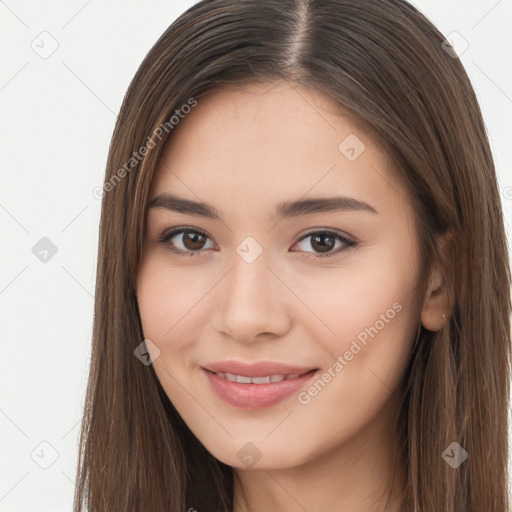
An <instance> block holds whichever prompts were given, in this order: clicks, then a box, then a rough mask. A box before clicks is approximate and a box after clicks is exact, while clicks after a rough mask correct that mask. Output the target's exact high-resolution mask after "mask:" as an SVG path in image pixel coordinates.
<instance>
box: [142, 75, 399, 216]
mask: <svg viewBox="0 0 512 512" xmlns="http://www.w3.org/2000/svg"><path fill="white" fill-rule="evenodd" d="M168 190H172V191H174V192H177V193H180V194H181V195H185V196H187V197H190V198H194V196H195V198H194V199H196V200H198V199H203V198H205V197H209V198H211V201H209V202H213V203H215V201H216V200H217V201H219V204H220V206H221V207H222V208H223V209H225V208H226V207H227V205H226V198H229V201H230V202H231V203H234V204H235V205H236V204H238V205H239V206H240V205H241V204H244V205H245V206H246V207H249V206H250V207H262V206H263V205H264V204H266V203H267V202H268V203H274V204H275V203H278V202H282V200H283V199H291V198H293V199H297V198H299V197H304V196H307V195H311V196H320V195H321V196H334V195H336V196H338V195H347V196H348V195H350V196H353V197H359V198H360V199H362V197H363V196H364V197H365V199H364V200H365V201H366V200H367V201H368V202H371V201H372V200H373V201H374V202H375V203H379V202H382V201H383V200H384V201H388V202H389V201H393V200H394V199H404V198H406V196H407V194H406V192H405V190H404V189H403V188H402V187H401V185H400V184H399V183H396V178H392V177H391V175H390V173H389V161H388V157H387V154H386V153H385V152H384V151H382V149H380V147H379V146H377V145H376V144H375V143H374V141H373V140H371V139H370V137H369V136H368V135H367V134H366V133H365V132H363V131H362V130H361V128H359V127H358V126H356V124H355V123H354V122H353V121H352V120H351V118H350V117H348V116H347V115H346V114H345V113H344V111H343V110H342V109H341V108H340V107H339V105H337V104H336V103H335V102H334V101H333V100H331V99H330V98H328V97H327V96H325V95H323V94H321V93H319V92H317V91H313V90H311V89H307V88H304V87H301V86H297V85H290V84H286V83H281V82H278V83H266V84H248V85H244V86H233V85H230V86H224V87H222V88H220V89H218V90H215V91H213V92H211V93H209V94H208V95H206V96H204V97H202V98H200V99H199V100H198V104H197V106H196V107H195V108H194V109H193V110H192V111H191V112H190V113H189V114H187V115H185V116H183V119H181V120H180V123H179V124H178V126H176V127H175V128H174V130H173V132H172V134H171V138H170V139H169V141H168V143H167V146H166V148H165V150H164V152H163V154H162V157H161V159H160V162H159V165H158V167H157V169H156V173H155V176H154V179H153V184H152V189H151V194H150V197H151V196H154V195H155V194H159V193H162V192H164V191H168ZM284 196H286V197H284ZM396 196H398V197H396Z"/></svg>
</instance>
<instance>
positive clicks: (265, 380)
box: [251, 375, 270, 384]
mask: <svg viewBox="0 0 512 512" xmlns="http://www.w3.org/2000/svg"><path fill="white" fill-rule="evenodd" d="M251 382H252V383H253V384H269V383H270V375H267V376H266V377H252V378H251Z"/></svg>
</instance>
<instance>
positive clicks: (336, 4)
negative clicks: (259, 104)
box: [74, 0, 511, 512]
mask: <svg viewBox="0 0 512 512" xmlns="http://www.w3.org/2000/svg"><path fill="white" fill-rule="evenodd" d="M443 41H444V36H443V35H442V34H441V33H440V32H439V31H438V30H437V29H436V28H435V27H434V26H433V25H432V24H431V23H430V22H429V21H428V20H427V19H426V18H425V17H424V16H423V15H422V14H421V13H420V12H419V11H418V10H416V9H415V8H414V7H412V6H411V5H410V4H408V3H407V2H405V1H403V0H365V1H361V0H312V1H307V0H203V1H201V2H199V3H197V4H196V5H194V6H193V7H192V8H190V9H189V10H188V11H187V12H185V13H184V14H183V15H182V16H180V17H179V18H178V19H177V20H176V21H175V22H174V23H173V24H172V25H171V26H170V27H169V28H168V29H167V30H166V31H165V33H164V34H163V35H162V36H161V37H160V39H159V40H158V41H157V42H156V44H155V45H154V46H153V48H152V49H151V50H150V51H149V53H148V55H147V56H146V58H145V59H144V61H143V62H142V64H141V66H140V68H139V69H138V71H137V73H136V75H135V77H134V78H133V80H132V82H131V84H130V86H129V88H128V91H127V93H126V96H125V98H124V101H123V104H122V107H121V111H120V113H119V116H118V119H117V124H116V127H115V131H114V134H113V137H112V141H111V145H110V151H109V156H108V162H107V167H106V174H105V185H104V187H103V189H104V196H103V200H102V208H101V225H100V236H99V253H98V267H97V281H96V299H95V315H94V329H93V344H92V357H91V366H90V376H89V383H88V387H87V395H86V400H85V407H84V416H83V423H82V429H81V437H80V453H79V461H78V471H77V485H76V494H75V503H74V511H75V512H81V511H82V510H83V507H84V504H85V505H87V509H88V510H90V511H91V512H100V511H101V512H112V511H116V512H117V511H135V510H136V511H151V512H169V511H186V510H188V509H189V508H190V507H194V508H195V509H197V510H199V511H207V510H211V511H213V510H215V511H217V510H224V511H228V512H231V510H232V507H233V471H232V469H231V468H230V467H229V466H226V465H225V464H223V463H221V462H220V461H218V460H216V459H215V458H214V457H213V456H212V455H210V454H209V453H208V452H207V451H206V450H205V449H204V448H203V447H202V445H201V444H200V443H199V441H198V440H197V439H196V438H195V437H194V435H193V434H192V433H191V432H190V430H189V429H188V427H187V426H186V425H185V424H184V422H183V421H182V419H181V418H180V416H179V415H178V414H177V412H176V410H175V409H174V407H173V405H172V403H171V402H170V401H169V399H168V397H167V396H166V394H165V392H164V391H163V389H162V387H161V386H160V384H159V382H158V379H157V378H156V375H155V372H154V370H153V368H152V366H151V365H148V366H146V365H144V364H141V362H140V361H139V360H138V359H137V358H136V357H135V356H134V350H135V349H136V347H137V346H138V345H139V344H140V343H141V342H142V340H143V339H144V336H143V330H142V326H141V322H140V317H139V312H138V305H137V296H136V289H135V282H136V275H137V269H138V264H139V262H140V260H141V252H142V241H143V237H144V227H145V212H146V203H147V199H148V193H149V187H150V184H151V180H152V177H153V175H154V172H155V169H156V167H157V163H158V161H159V157H160V155H161V153H162V150H163V148H164V146H165V142H167V141H168V140H169V137H172V129H173V126H174V124H173V123H172V122H169V119H170V118H171V117H172V116H173V115H175V112H176V110H179V112H180V113H181V114H182V115H186V112H187V111H188V110H190V108H193V107H190V108H188V110H187V109H186V108H185V107H184V106H185V105H189V106H190V105H193V104H194V102H199V103H200V102H201V97H202V96H204V95H205V94H207V93H208V92H209V91H212V90H213V89H215V88H216V87H219V86H221V85H222V84H227V83H238V84H242V83H250V82H255V81H259V80H267V81H268V80H270V81H275V80H286V81H289V82H293V83H296V84H300V85H302V86H305V87H309V88H312V89H314V90H317V91H320V92H322V93H324V94H326V95H328V96H329V97H330V98H332V99H334V100H335V101H336V102H337V103H338V104H339V105H340V106H341V107H343V108H344V110H345V111H347V112H349V113H350V114H351V115H353V116H354V118H355V119H356V120H357V122H359V123H361V124H362V125H363V126H365V127H366V129H367V133H371V135H372V137H373V138H374V140H375V141H378V143H379V144H380V145H381V147H382V148H383V151H386V154H387V155H388V156H389V157H390V158H391V159H392V161H393V162H394V171H395V172H396V177H397V179H399V180H401V181H402V182H403V183H404V184H405V185H406V186H407V188H408V190H409V192H410V197H411V199H412V201H413V204H414V205H415V208H416V217H417V219H416V220H417V222H416V224H417V229H418V233H419V235H420V240H421V247H420V248H421V253H422V258H423V263H424V270H425V275H426V272H428V269H429V268H431V265H432V264H433V262H435V261H437V260H438V259H439V258H440V257H441V252H440V251H438V243H437V242H438V241H439V239H440V237H441V236H442V235H444V234H450V236H449V237H448V238H447V240H448V242H447V247H446V252H445V253H444V254H445V256H444V260H443V267H442V268H443V271H444V278H445V281H446V283H447V286H448V289H449V305H448V306H449V308H448V309H447V316H448V317H449V318H448V323H447V325H446V326H445V327H444V328H443V329H442V330H441V331H438V332H430V331H427V330H425V329H424V328H423V327H421V328H420V331H419V336H418V338H417V340H416V342H415V344H414V347H413V350H412V352H411V356H410V361H409V364H408V366H407V368H406V369H405V378H404V382H403V406H402V409H401V415H400V435H401V440H402V445H403V456H404V461H405V465H406V474H407V490H406V491H407V492H406V499H405V500H404V504H403V505H404V510H407V511H413V510H414V511H415V512H419V511H421V512H469V511H478V512H482V511H486V512H491V511H496V512H503V511H506V510H507V511H508V510H509V495H508V487H507V463H508V403H509V380H510V355H511V354H510V312H511V299H510V269H509V260H508V251H507V245H506V237H505V232H504V225H503V217H502V210H501V204H500V196H499V192H498V188H497V183H496V176H495V169H494V163H493V159H492V155H491V151H490V148H489V142H488V139H487V135H486V129H485V126H484V122H483V120H482V115H481V111H480V109H479V106H478V103H477V99H476V97H475V94H474V91H473V89H472V86H471V84H470V81H469V79H468V76H467V75H466V72H465V71H464V68H463V66H462V64H461V62H460V60H459V59H458V58H457V57H456V55H454V54H453V52H450V51H447V47H446V45H443ZM176 115H177V114H176ZM143 148H144V151H143ZM452 442H457V443H459V444H460V445H461V446H462V447H463V448H464V450H465V451H466V452H467V453H468V454H469V456H468V458H467V460H466V461H465V462H464V463H463V464H462V465H460V466H459V467H458V468H456V469H454V468H452V467H451V466H450V465H449V464H447V463H446V462H445V460H443V457H442V454H443V452H444V450H445V449H446V448H447V447H448V446H449V445H450V444H451V443H452Z"/></svg>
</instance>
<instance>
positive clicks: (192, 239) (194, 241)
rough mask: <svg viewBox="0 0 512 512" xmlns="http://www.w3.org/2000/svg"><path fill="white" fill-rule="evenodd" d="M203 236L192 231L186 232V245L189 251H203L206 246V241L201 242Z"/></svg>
mask: <svg viewBox="0 0 512 512" xmlns="http://www.w3.org/2000/svg"><path fill="white" fill-rule="evenodd" d="M202 238H204V237H203V235H201V234H199V233H194V232H192V231H186V232H185V240H184V242H183V243H184V245H185V247H186V248H187V249H191V250H192V249H201V248H202V246H203V245H204V240H201V239H202Z"/></svg>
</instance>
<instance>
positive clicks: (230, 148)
mask: <svg viewBox="0 0 512 512" xmlns="http://www.w3.org/2000/svg"><path fill="white" fill-rule="evenodd" d="M103 189H104V197H103V203H102V218H101V226H100V244H99V260H98V273H97V285H96V309H95V319H94V336H93V349H92V360H91V369H90V377H89V385H88V391H87V400H86V407H85V411H84V419H83V425H82V437H81V456H80V461H79V472H78V484H77V491H76V499H75V511H76V512H78V511H81V510H84V509H83V504H84V503H85V504H87V506H88V509H89V510H91V511H100V510H101V511H103V510H123V511H124V510H126V511H127V510H138V511H142V510H147V511H149V510H151V511H152V512H157V511H158V512H159V511H162V512H163V511H169V510H172V511H181V510H189V511H192V510H196V511H197V512H201V511H206V510H211V511H214V510H215V511H217V510H223V511H229V512H231V511H235V512H241V511H249V510H250V511H251V512H258V511H260V510H261V511H263V510H265V511H268V510H282V511H295V510H308V511H310V512H313V511H325V510H333V511H334V510H351V511H356V512H357V511H363V510H364V511H370V510H371V511H372V512H373V511H384V510H386V511H389V512H398V511H411V512H412V511H415V512H420V511H421V512H427V511H435V512H458V511H460V512H462V511H464V512H467V511H469V510H474V511H482V510H486V511H487V510H489V511H490V510H500V511H504V510H509V502H508V498H507V496H508V494H507V492H508V489H507V461H508V459H507V457H508V445H507V429H508V416H507V407H508V400H509V379H510V311H511V304H510V291H509V290H510V271H509V267H508V254H507V246H506V241H505V234H504V227H503V218H502V212H501V206H500V198H499V194H498V189H497V185H496V176H495V170H494V164H493V160H492V155H491V152H490V149H489V143H488V140H487V136H486V132H485V127H484V123H483V120H482V116H481V113H480V109H479V107H478V103H477V100H476V97H475V94H474V92H473V89H472V87H471V84H470V82H469V79H468V77H467V75H466V73H465V71H464V69H463V67H462V65H461V63H460V61H459V59H458V58H457V56H456V54H455V53H454V52H453V49H450V48H449V46H448V45H447V44H446V43H445V41H444V37H443V36H442V35H441V34H440V33H439V31H437V30H436V28H435V27H433V26H432V24H431V23H430V22H429V21H428V20H427V19H426V18H425V17H424V16H423V15H422V14H421V13H419V12H418V11H417V10H416V9H415V8H413V7H412V6H410V5H409V4H407V3H406V2H404V1H401V0H368V1H365V2H360V1H355V0H324V1H310V2H308V1H305V0H297V1H292V0H284V1H283V0H259V1H256V0H245V1H243V2H240V1H237V0H213V1H206V0H205V1H202V2H199V3H198V4H196V5H195V6H194V7H192V8H191V9H189V10H188V11H187V12H186V13H184V14H183V15H182V16H181V17H180V18H178V20H176V21H175V22H174V23H173V24H172V25H171V26H170V27H169V29H168V30H167V31H166V32H165V33H164V34H163V35H162V37H161V38H160V39H159V40H158V41H157V43H156V44H155V46H154V47H153V48H152V49H151V50H150V52H149V53H148V55H147V57H146V58H145V60H144V62H143V63H142V64H141V66H140V68H139V70H138V71H137V73H136V75H135V77H134V79H133V81H132V83H131V84H130V87H129V89H128V92H127V94H126V97H125V99H124V102H123V105H122V108H121V112H120V114H119V117H118V120H117V125H116V129H115V132H114V135H113V139H112V143H111V148H110V154H109V158H108V163H107V170H106V180H105V184H104V187H103Z"/></svg>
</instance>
